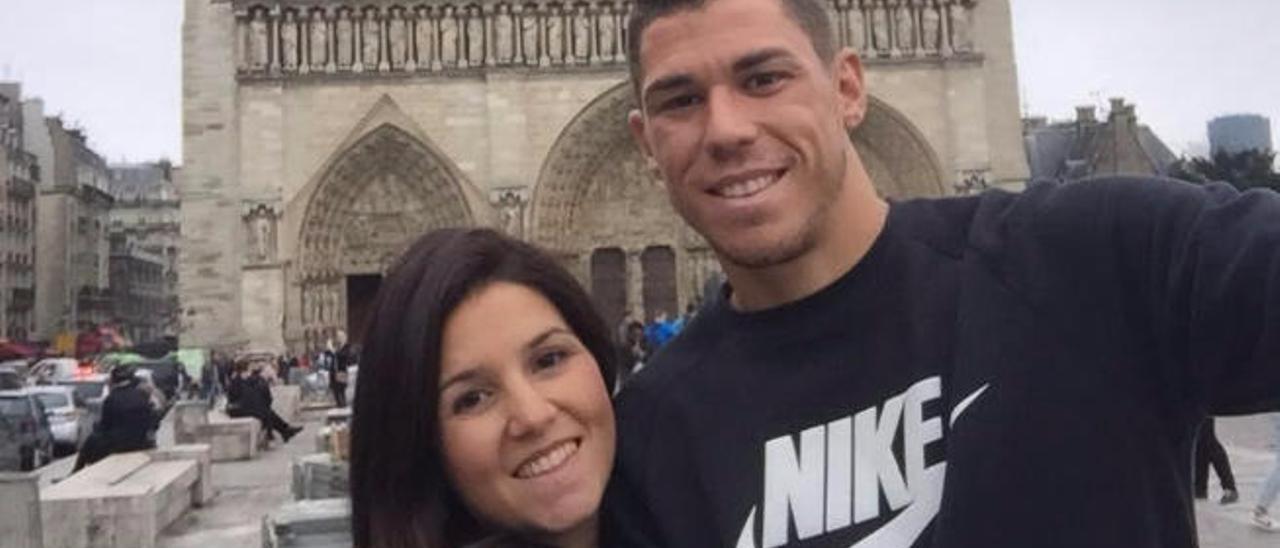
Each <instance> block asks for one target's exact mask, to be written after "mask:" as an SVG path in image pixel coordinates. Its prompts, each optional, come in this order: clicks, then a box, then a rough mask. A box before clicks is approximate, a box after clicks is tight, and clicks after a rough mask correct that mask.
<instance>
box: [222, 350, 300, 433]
mask: <svg viewBox="0 0 1280 548" xmlns="http://www.w3.org/2000/svg"><path fill="white" fill-rule="evenodd" d="M271 402H272V398H271V387H270V386H269V383H268V382H267V380H266V379H264V378H262V369H261V368H259V367H254V368H252V370H250V368H249V367H248V366H247V365H246V364H244V363H237V364H236V366H235V373H234V374H233V376H232V378H231V386H230V387H229V388H228V389H227V415H228V416H230V417H233V418H235V417H253V418H255V419H258V422H259V423H261V424H262V429H263V430H264V431H266V432H267V434H266V435H267V439H268V440H270V439H275V438H274V436H273V434H272V433H273V432H274V433H278V434H280V437H281V438H283V439H284V441H285V443H288V442H289V440H290V439H292V438H293V437H294V436H296V435H298V432H301V431H302V427H301V426H292V425H290V424H289V423H288V422H285V420H284V419H282V418H280V415H278V414H276V412H275V410H274V409H272V408H271Z"/></svg>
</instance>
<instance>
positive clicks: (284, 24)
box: [280, 10, 298, 72]
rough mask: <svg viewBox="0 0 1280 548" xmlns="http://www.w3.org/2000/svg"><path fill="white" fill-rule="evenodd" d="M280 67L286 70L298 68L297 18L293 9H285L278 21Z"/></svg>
mask: <svg viewBox="0 0 1280 548" xmlns="http://www.w3.org/2000/svg"><path fill="white" fill-rule="evenodd" d="M280 67H281V68H282V69H284V70H285V71H287V72H293V71H295V70H297V69H298V19H297V17H295V16H294V13H293V10H287V11H285V12H284V20H282V21H280Z"/></svg>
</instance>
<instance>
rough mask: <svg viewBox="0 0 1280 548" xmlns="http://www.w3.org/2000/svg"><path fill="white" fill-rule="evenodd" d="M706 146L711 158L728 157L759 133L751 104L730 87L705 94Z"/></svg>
mask: <svg viewBox="0 0 1280 548" xmlns="http://www.w3.org/2000/svg"><path fill="white" fill-rule="evenodd" d="M706 109H707V110H706V112H707V123H706V137H705V138H706V145H707V150H708V152H709V153H710V154H711V156H712V158H713V159H715V160H717V161H725V160H730V159H732V158H733V157H735V156H737V155H738V154H739V153H740V152H741V151H742V149H743V148H745V147H747V146H749V145H751V143H753V142H755V140H756V137H757V136H758V135H759V128H758V127H756V123H755V119H754V114H755V113H754V112H753V111H752V107H751V105H748V104H746V102H745V101H744V98H743V97H741V96H740V95H738V94H737V93H735V92H734V91H733V90H732V89H729V88H727V87H724V86H718V87H715V88H712V89H711V91H710V92H709V93H708V94H707V107H706Z"/></svg>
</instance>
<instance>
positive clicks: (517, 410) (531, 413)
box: [507, 383, 559, 437]
mask: <svg viewBox="0 0 1280 548" xmlns="http://www.w3.org/2000/svg"><path fill="white" fill-rule="evenodd" d="M507 409H508V411H507V412H508V414H509V416H508V418H507V434H508V435H510V436H512V437H522V436H527V435H530V434H536V433H538V432H540V431H542V430H545V429H546V428H547V427H548V426H549V425H550V424H551V423H552V422H553V421H554V420H555V417H556V413H558V412H559V411H558V409H557V408H556V406H555V404H554V403H553V402H552V401H551V400H550V399H549V398H547V397H546V395H545V394H543V393H542V392H541V391H539V390H538V387H535V386H533V385H532V384H529V383H520V385H519V386H516V387H513V388H512V389H510V390H509V392H508V396H507Z"/></svg>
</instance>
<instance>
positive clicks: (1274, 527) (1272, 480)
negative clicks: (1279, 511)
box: [1253, 413, 1280, 532]
mask: <svg viewBox="0 0 1280 548" xmlns="http://www.w3.org/2000/svg"><path fill="white" fill-rule="evenodd" d="M1271 427H1272V430H1271V449H1272V450H1273V451H1274V452H1275V460H1274V461H1273V462H1272V464H1271V473H1269V474H1267V479H1266V480H1263V482H1262V490H1261V491H1260V492H1259V493H1258V504H1257V506H1254V508H1253V523H1254V525H1257V526H1258V527H1259V528H1261V529H1263V530H1266V531H1272V532H1280V524H1277V523H1276V520H1275V519H1274V518H1272V517H1271V514H1270V511H1271V505H1273V504H1275V502H1276V498H1277V497H1278V496H1280V413H1276V414H1273V415H1271Z"/></svg>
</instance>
